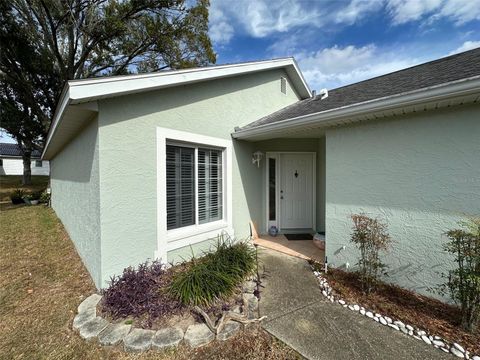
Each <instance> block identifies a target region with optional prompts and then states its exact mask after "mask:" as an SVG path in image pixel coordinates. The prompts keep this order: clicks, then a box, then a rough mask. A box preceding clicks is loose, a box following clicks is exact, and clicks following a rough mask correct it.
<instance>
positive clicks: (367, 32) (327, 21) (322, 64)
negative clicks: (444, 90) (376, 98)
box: [0, 0, 480, 142]
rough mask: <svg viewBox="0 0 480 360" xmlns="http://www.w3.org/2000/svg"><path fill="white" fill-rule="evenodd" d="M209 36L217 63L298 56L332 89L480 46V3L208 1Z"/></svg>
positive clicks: (317, 84) (316, 82) (312, 76)
mask: <svg viewBox="0 0 480 360" xmlns="http://www.w3.org/2000/svg"><path fill="white" fill-rule="evenodd" d="M210 37H211V39H212V41H213V44H214V49H215V51H216V53H217V54H218V57H217V63H219V64H224V63H231V62H241V61H247V60H261V59H271V58H276V57H283V56H294V57H295V59H297V61H298V63H299V65H300V68H301V70H302V72H303V73H304V75H305V78H306V79H307V82H308V83H309V85H310V87H311V88H312V89H316V90H320V89H322V88H327V89H332V88H335V87H338V86H342V85H346V84H350V83H353V82H357V81H360V80H364V79H368V78H371V77H374V76H378V75H382V74H385V73H389V72H392V71H395V70H399V69H402V68H406V67H409V66H412V65H415V64H419V63H422V62H426V61H429V60H433V59H437V58H440V57H443V56H447V55H450V54H453V53H456V52H460V51H465V50H469V49H472V48H476V47H480V3H479V0H337V1H326V0H308V1H304V0H300V1H294V0H211V8H210ZM0 141H9V142H11V141H12V140H11V139H10V138H9V137H8V136H7V135H6V134H5V133H2V132H1V131H0Z"/></svg>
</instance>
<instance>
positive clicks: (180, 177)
mask: <svg viewBox="0 0 480 360" xmlns="http://www.w3.org/2000/svg"><path fill="white" fill-rule="evenodd" d="M222 152H223V151H222V150H218V149H208V148H203V147H193V146H192V147H186V146H185V147H184V146H176V145H167V146H166V157H167V159H166V166H167V169H166V175H167V230H172V229H177V228H181V227H185V226H189V225H196V224H197V221H196V219H198V224H205V223H209V222H213V221H218V220H221V219H223V185H222V183H223V166H222ZM195 164H197V166H195ZM197 212H198V213H197Z"/></svg>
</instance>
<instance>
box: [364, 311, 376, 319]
mask: <svg viewBox="0 0 480 360" xmlns="http://www.w3.org/2000/svg"><path fill="white" fill-rule="evenodd" d="M365 316H366V317H368V318H370V319H373V318H374V316H373V313H372V312H371V311H367V312H366V313H365Z"/></svg>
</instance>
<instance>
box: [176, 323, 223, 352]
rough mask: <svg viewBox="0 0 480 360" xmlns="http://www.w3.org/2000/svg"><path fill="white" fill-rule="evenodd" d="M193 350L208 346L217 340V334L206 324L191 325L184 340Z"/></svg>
mask: <svg viewBox="0 0 480 360" xmlns="http://www.w3.org/2000/svg"><path fill="white" fill-rule="evenodd" d="M183 339H184V340H185V342H186V343H187V344H188V345H189V346H190V347H192V348H196V347H199V346H203V345H207V344H208V343H210V342H212V341H213V340H214V339H215V334H214V333H213V332H211V331H210V329H209V328H208V326H207V325H205V324H195V325H190V326H189V327H188V329H187V331H186V332H185V336H184V338H183Z"/></svg>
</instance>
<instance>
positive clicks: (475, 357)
mask: <svg viewBox="0 0 480 360" xmlns="http://www.w3.org/2000/svg"><path fill="white" fill-rule="evenodd" d="M472 360H480V356H477V355H475V356H474V357H472Z"/></svg>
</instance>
